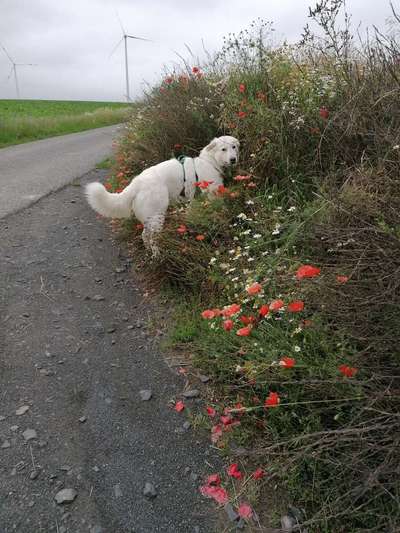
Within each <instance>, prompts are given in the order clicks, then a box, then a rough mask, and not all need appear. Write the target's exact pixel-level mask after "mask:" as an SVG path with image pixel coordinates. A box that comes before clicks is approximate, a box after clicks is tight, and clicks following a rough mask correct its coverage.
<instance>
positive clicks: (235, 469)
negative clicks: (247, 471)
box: [226, 463, 243, 479]
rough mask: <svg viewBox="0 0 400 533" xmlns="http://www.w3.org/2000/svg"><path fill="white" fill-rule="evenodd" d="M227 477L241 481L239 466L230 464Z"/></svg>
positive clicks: (241, 475)
mask: <svg viewBox="0 0 400 533" xmlns="http://www.w3.org/2000/svg"><path fill="white" fill-rule="evenodd" d="M226 472H227V474H228V476H231V477H234V478H235V479H242V477H243V474H242V472H240V470H239V465H238V464H237V463H232V464H231V465H229V466H228V469H227V471H226Z"/></svg>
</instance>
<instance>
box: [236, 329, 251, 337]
mask: <svg viewBox="0 0 400 533" xmlns="http://www.w3.org/2000/svg"><path fill="white" fill-rule="evenodd" d="M250 334H251V328H250V327H249V326H247V327H245V328H241V329H238V330H237V332H236V335H238V336H239V337H248V336H249V335H250Z"/></svg>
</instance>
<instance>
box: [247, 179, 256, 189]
mask: <svg viewBox="0 0 400 533" xmlns="http://www.w3.org/2000/svg"><path fill="white" fill-rule="evenodd" d="M256 187H257V184H256V183H254V181H249V183H248V184H247V188H248V189H255V188H256Z"/></svg>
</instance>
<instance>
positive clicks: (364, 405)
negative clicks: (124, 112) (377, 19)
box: [107, 0, 400, 533]
mask: <svg viewBox="0 0 400 533" xmlns="http://www.w3.org/2000/svg"><path fill="white" fill-rule="evenodd" d="M343 7H344V3H343V2H341V1H340V0H336V1H330V0H322V1H320V2H318V3H317V5H316V7H315V9H312V10H311V11H310V16H311V20H312V21H313V22H314V23H316V24H317V25H318V26H319V28H320V30H322V32H320V33H318V35H314V34H313V33H312V32H311V30H310V28H306V30H305V32H304V38H303V39H302V42H301V43H298V44H297V45H296V46H288V45H282V46H278V47H276V46H275V47H272V46H270V45H269V44H268V43H269V35H270V34H269V33H268V31H269V29H270V28H269V25H268V24H263V23H261V24H260V23H257V24H254V25H252V27H251V28H250V29H249V30H246V31H244V32H242V33H240V34H239V35H237V36H230V37H229V38H228V39H227V40H226V42H225V45H224V47H223V50H222V51H221V53H220V54H218V55H217V56H216V57H215V58H213V59H212V60H211V58H210V64H209V65H207V66H205V67H204V68H202V69H200V68H199V67H198V66H197V65H194V66H193V67H189V66H188V65H184V66H183V67H182V70H181V71H177V72H173V73H171V75H170V76H167V77H166V78H164V79H163V80H162V81H161V82H160V84H158V85H157V86H155V87H154V88H153V89H152V90H151V91H150V92H149V94H148V95H147V96H146V99H145V101H144V102H143V104H142V106H141V108H140V109H138V110H137V113H136V114H135V115H134V116H133V118H132V120H131V122H130V123H129V125H128V128H127V131H126V135H125V137H124V138H123V139H122V141H121V144H120V146H119V149H118V153H117V155H116V166H115V168H114V170H113V172H112V176H111V178H110V179H109V181H108V184H107V187H108V188H109V189H110V190H113V191H118V190H121V189H123V188H124V187H125V186H126V184H127V183H129V181H130V179H131V178H132V177H134V176H135V174H137V173H138V172H139V171H140V170H142V169H143V168H145V167H147V166H149V165H151V164H153V163H155V162H157V161H160V160H163V159H165V158H167V157H169V156H171V155H176V154H177V153H180V152H184V153H186V154H192V153H194V152H195V151H196V150H199V149H200V148H201V147H202V146H204V145H205V144H207V143H208V142H209V140H210V137H212V136H213V135H218V134H224V133H229V134H232V135H234V136H236V137H238V138H239V139H240V141H241V154H242V155H241V165H242V168H241V169H240V172H238V175H237V176H235V177H227V180H226V187H227V188H226V189H225V190H223V191H222V192H221V194H219V195H218V196H217V197H216V198H213V199H211V198H208V197H207V195H204V194H201V193H200V194H199V195H198V196H197V197H196V198H195V201H194V202H193V203H192V204H191V205H190V206H188V207H186V208H185V207H183V208H182V207H181V208H176V207H175V208H173V209H171V211H170V213H169V217H168V220H167V223H166V227H165V229H164V231H163V233H162V236H161V239H160V240H161V242H160V247H161V249H162V250H163V256H162V257H161V259H160V261H159V262H157V263H150V264H149V262H148V261H144V262H143V265H141V266H143V268H142V270H144V271H145V272H146V274H147V277H148V280H149V283H151V284H152V285H153V287H160V288H161V289H162V290H166V288H167V289H168V291H170V294H173V295H174V300H175V302H176V315H175V319H174V321H173V322H174V324H173V326H172V330H171V335H170V346H171V347H173V348H174V349H175V350H182V352H183V353H185V354H189V356H190V359H191V361H192V362H193V364H195V365H196V366H197V367H198V368H199V369H200V370H201V371H202V372H203V373H205V374H207V375H209V376H211V377H212V380H213V385H214V388H213V391H212V393H211V394H210V398H209V405H208V409H207V410H205V412H204V416H203V419H204V423H205V424H207V425H208V427H209V429H210V438H211V441H212V443H213V444H214V445H215V446H218V447H219V448H220V449H221V450H223V451H224V452H226V454H227V456H228V457H231V456H233V457H235V454H236V456H237V453H238V451H240V460H238V463H232V464H231V465H230V467H228V469H227V471H226V472H225V473H224V474H223V475H221V478H222V479H218V480H215V479H214V480H213V481H210V480H208V481H207V482H206V484H205V485H204V486H203V489H202V490H203V493H204V494H205V495H206V496H208V497H212V498H214V499H215V500H216V501H217V502H219V503H224V502H225V501H227V500H229V501H230V502H231V503H232V504H233V505H234V507H235V508H236V509H237V511H238V512H239V511H240V513H241V514H242V516H243V517H244V518H245V519H246V520H247V521H248V523H249V525H252V526H253V527H254V528H257V527H260V526H259V524H260V517H259V516H258V515H256V513H255V512H254V510H253V509H252V507H251V506H250V510H249V508H247V507H242V504H247V503H248V502H249V503H250V504H251V505H252V506H253V507H254V508H256V509H260V508H262V507H263V506H264V507H265V506H267V502H268V490H269V491H271V487H273V488H274V489H273V490H274V491H275V489H276V491H277V492H279V494H283V496H281V497H280V499H281V501H282V502H285V505H286V504H287V505H286V511H287V513H288V515H287V518H288V520H290V521H291V524H292V526H293V527H294V528H295V530H296V529H297V530H299V531H300V530H307V531H313V532H321V531H324V532H332V533H338V532H346V533H347V532H358V531H385V532H386V531H393V532H394V531H397V530H398V529H399V528H400V512H399V509H400V506H399V494H400V485H399V481H398V479H399V477H398V472H399V468H400V466H399V455H398V443H399V442H400V419H399V415H398V412H399V403H400V395H399V390H400V383H399V372H398V368H399V349H398V333H397V332H398V331H399V329H400V322H399V320H400V319H399V313H398V308H399V303H400V277H399V272H400V262H399V261H400V260H399V258H400V219H399V212H400V203H399V198H400V194H399V192H400V189H399V180H398V176H399V173H400V137H399V131H400V114H399V107H398V103H397V100H398V95H399V92H400V85H399V81H398V80H399V79H400V70H399V69H400V66H399V61H398V58H399V57H400V50H399V47H398V43H397V41H396V39H395V38H394V37H393V35H392V34H388V35H384V34H382V33H381V32H379V31H376V33H375V35H374V36H373V37H370V40H369V41H368V42H360V43H359V44H358V46H357V47H356V46H355V44H354V41H353V38H352V35H351V32H350V26H349V24H348V18H346V16H344V17H342V15H343V13H342V9H343ZM342 20H344V21H345V25H344V26H343V25H341V22H340V21H342ZM399 20H400V18H399V17H398V15H397V14H396V13H395V12H394V11H393V21H392V22H393V24H396V23H397V22H398V21H399ZM321 35H322V36H321ZM122 229H123V233H124V234H125V235H126V236H127V237H128V238H129V239H130V240H132V242H133V244H134V246H135V247H136V255H138V251H139V250H142V248H141V241H140V231H141V228H140V225H139V226H137V225H136V223H135V221H128V222H126V223H124V224H123V226H122ZM121 231H122V230H121ZM233 465H236V466H233ZM253 468H254V469H255V470H254V471H253ZM260 469H261V472H262V474H260V475H259V476H255V472H256V471H260ZM274 521H275V522H274ZM269 523H270V525H271V527H279V520H278V517H277V516H273V517H271V516H270V517H269Z"/></svg>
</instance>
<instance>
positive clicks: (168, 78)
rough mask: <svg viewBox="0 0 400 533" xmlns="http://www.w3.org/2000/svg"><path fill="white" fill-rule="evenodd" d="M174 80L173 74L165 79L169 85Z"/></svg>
mask: <svg viewBox="0 0 400 533" xmlns="http://www.w3.org/2000/svg"><path fill="white" fill-rule="evenodd" d="M173 81H174V78H172V77H171V76H168V77H167V78H165V80H164V82H165V83H166V84H167V85H170V84H171V83H172V82H173Z"/></svg>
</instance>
